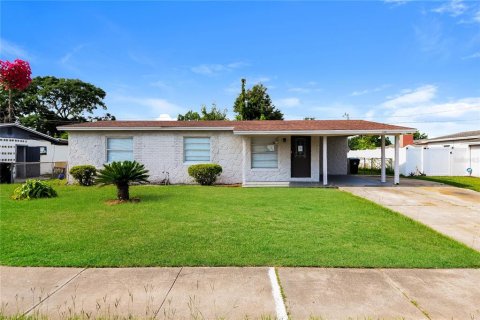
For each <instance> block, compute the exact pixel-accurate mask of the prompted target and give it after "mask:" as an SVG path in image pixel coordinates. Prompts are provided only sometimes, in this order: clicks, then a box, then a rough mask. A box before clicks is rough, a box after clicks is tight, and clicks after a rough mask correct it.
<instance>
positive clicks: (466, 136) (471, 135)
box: [416, 130, 480, 144]
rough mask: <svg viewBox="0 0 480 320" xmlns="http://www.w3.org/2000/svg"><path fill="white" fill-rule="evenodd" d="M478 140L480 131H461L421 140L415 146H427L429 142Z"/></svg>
mask: <svg viewBox="0 0 480 320" xmlns="http://www.w3.org/2000/svg"><path fill="white" fill-rule="evenodd" d="M478 139H480V130H474V131H462V132H457V133H454V134H449V135H445V136H440V137H436V138H432V139H423V140H420V141H418V142H417V143H416V144H428V143H429V142H442V141H461V140H478Z"/></svg>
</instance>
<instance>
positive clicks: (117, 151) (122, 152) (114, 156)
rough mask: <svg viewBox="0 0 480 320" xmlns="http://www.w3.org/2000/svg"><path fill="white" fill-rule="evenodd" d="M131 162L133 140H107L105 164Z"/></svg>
mask: <svg viewBox="0 0 480 320" xmlns="http://www.w3.org/2000/svg"><path fill="white" fill-rule="evenodd" d="M125 160H130V161H133V138H107V162H113V161H125Z"/></svg>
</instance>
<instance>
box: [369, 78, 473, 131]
mask: <svg viewBox="0 0 480 320" xmlns="http://www.w3.org/2000/svg"><path fill="white" fill-rule="evenodd" d="M437 92H438V88H437V87H436V86H434V85H425V86H421V87H418V88H416V89H413V90H403V91H402V92H400V93H399V94H398V95H397V96H396V97H391V98H388V100H387V101H385V102H384V103H381V104H380V105H379V106H378V107H377V108H373V109H371V110H369V111H368V112H367V113H366V114H365V115H364V117H365V118H366V119H369V120H374V121H382V122H387V123H391V124H398V125H403V126H410V127H414V128H418V129H419V130H420V131H422V132H426V133H428V134H429V135H430V136H432V137H433V136H437V135H441V134H448V133H454V132H459V131H467V130H473V129H475V128H476V127H478V123H479V122H480V97H468V98H459V99H451V100H449V101H438V100H439V99H438V97H437Z"/></svg>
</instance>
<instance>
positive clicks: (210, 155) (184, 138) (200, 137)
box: [182, 136, 212, 164]
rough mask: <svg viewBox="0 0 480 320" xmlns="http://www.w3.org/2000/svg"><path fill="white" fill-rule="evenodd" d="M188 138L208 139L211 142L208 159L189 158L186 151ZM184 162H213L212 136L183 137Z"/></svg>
mask: <svg viewBox="0 0 480 320" xmlns="http://www.w3.org/2000/svg"><path fill="white" fill-rule="evenodd" d="M187 139H208V143H209V150H208V160H203V161H202V160H187V153H186V149H185V146H186V143H185V141H186V140H187ZM182 142H183V146H182V147H183V149H182V150H183V163H185V164H196V163H211V162H212V137H210V136H184V137H183V141H182Z"/></svg>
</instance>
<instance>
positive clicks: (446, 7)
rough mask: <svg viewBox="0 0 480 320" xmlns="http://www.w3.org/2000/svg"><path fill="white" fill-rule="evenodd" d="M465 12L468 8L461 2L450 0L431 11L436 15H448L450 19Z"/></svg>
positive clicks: (461, 0) (459, 0) (460, 0)
mask: <svg viewBox="0 0 480 320" xmlns="http://www.w3.org/2000/svg"><path fill="white" fill-rule="evenodd" d="M467 10H468V6H467V5H466V4H465V3H463V0H450V1H448V2H446V3H444V4H443V5H441V6H440V7H437V8H435V9H433V10H432V11H433V12H436V13H448V14H450V15H451V16H452V17H457V16H460V15H462V14H464V13H465V12H466V11H467Z"/></svg>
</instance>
